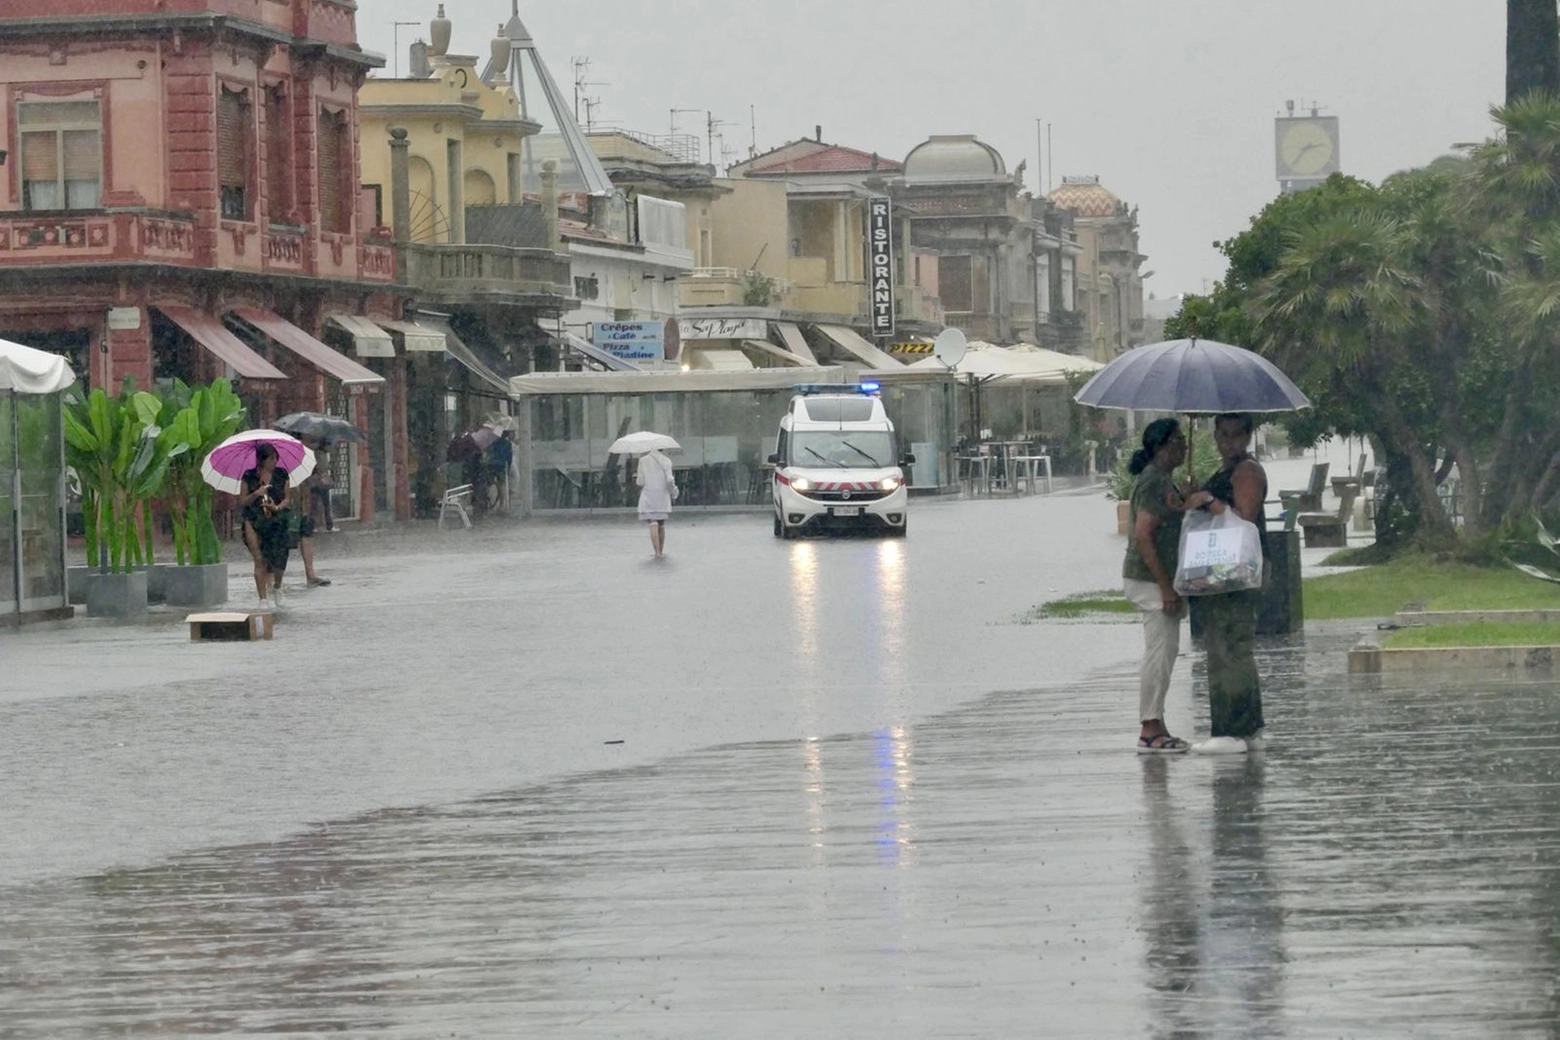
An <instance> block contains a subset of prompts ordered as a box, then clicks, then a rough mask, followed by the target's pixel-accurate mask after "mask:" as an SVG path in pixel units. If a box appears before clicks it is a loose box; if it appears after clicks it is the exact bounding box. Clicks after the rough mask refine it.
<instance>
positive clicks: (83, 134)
mask: <svg viewBox="0 0 1560 1040" xmlns="http://www.w3.org/2000/svg"><path fill="white" fill-rule="evenodd" d="M16 123H17V132H18V136H19V137H20V144H21V153H22V155H21V163H20V165H21V171H22V208H24V209H30V210H39V209H97V208H98V206H99V204H100V202H101V199H102V196H103V115H102V109H101V107H100V106H99V104H98V102H96V101H24V102H22V103H21V104H19V105H17V106H16Z"/></svg>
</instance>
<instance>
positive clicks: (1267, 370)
mask: <svg viewBox="0 0 1560 1040" xmlns="http://www.w3.org/2000/svg"><path fill="white" fill-rule="evenodd" d="M1074 400H1076V401H1077V402H1078V403H1079V404H1085V405H1089V406H1090V407H1092V408H1120V409H1125V410H1129V411H1134V412H1182V413H1187V414H1192V415H1218V414H1221V413H1224V412H1294V411H1298V410H1300V409H1301V408H1309V407H1311V402H1310V400H1308V399H1307V398H1306V396H1305V394H1303V393H1301V392H1300V388H1299V387H1297V386H1295V384H1294V383H1292V382H1290V380H1289V377H1288V376H1286V375H1284V373H1283V372H1281V371H1279V369H1278V366H1277V365H1274V364H1273V363H1272V362H1271V361H1269V360H1268V359H1267V358H1265V357H1262V356H1261V355H1260V354H1254V353H1252V352H1251V351H1249V350H1245V349H1243V348H1241V347H1232V346H1230V345H1229V344H1228V343H1216V342H1214V341H1213V340H1208V339H1176V340H1171V341H1169V342H1168V343H1151V344H1149V345H1148V346H1146V347H1138V348H1136V349H1135V350H1129V351H1127V352H1126V353H1125V354H1123V355H1121V356H1120V357H1118V358H1117V359H1116V360H1114V361H1112V362H1111V363H1110V364H1108V365H1106V366H1105V367H1104V368H1103V369H1101V370H1100V371H1099V372H1098V373H1097V374H1096V375H1095V376H1094V378H1093V379H1091V380H1089V381H1088V383H1087V384H1085V385H1084V388H1083V389H1082V390H1079V391H1078V396H1077V397H1076V398H1074Z"/></svg>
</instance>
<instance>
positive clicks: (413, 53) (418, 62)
mask: <svg viewBox="0 0 1560 1040" xmlns="http://www.w3.org/2000/svg"><path fill="white" fill-rule="evenodd" d="M408 58H409V61H408V63H407V67H408V68H409V69H410V72H409V73H408V75H409V76H410V78H412V79H428V78H429V77H431V76H432V75H433V65H432V64H430V63H429V61H428V44H427V43H426V42H425V41H423V40H415V41H413V43H412V46H411V48H410V53H409V55H408Z"/></svg>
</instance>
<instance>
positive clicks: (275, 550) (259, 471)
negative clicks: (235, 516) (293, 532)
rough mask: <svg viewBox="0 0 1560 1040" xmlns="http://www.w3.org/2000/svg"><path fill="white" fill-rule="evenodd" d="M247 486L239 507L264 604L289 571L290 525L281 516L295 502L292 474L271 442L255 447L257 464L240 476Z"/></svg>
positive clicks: (256, 590)
mask: <svg viewBox="0 0 1560 1040" xmlns="http://www.w3.org/2000/svg"><path fill="white" fill-rule="evenodd" d="M239 479H240V481H241V482H242V484H243V490H242V491H240V492H239V493H238V508H239V512H240V515H242V516H243V518H244V544H245V545H246V546H248V547H249V554H250V556H252V557H253V558H254V561H255V592H256V593H257V594H258V595H259V597H260V605H261V607H265V606H267V602H268V601H267V593H268V592H269V591H271V590H272V589H274V590H276V591H277V592H278V593H279V592H280V591H281V588H282V576H283V575H285V574H286V573H287V555H288V545H287V527H286V525H285V523H283V521H282V520H281V519H280V516H281V513H282V511H283V510H285V509H286V508H288V507H289V506H290V505H292V488H291V487H290V486H289V484H288V474H287V471H286V470H285V469H282V468H281V467H280V466H279V465H277V452H276V449H275V448H274V447H272V446H271V445H270V444H265V443H261V444H260V445H258V446H257V447H256V448H255V465H254V468H253V469H248V470H245V471H244V474H243V476H242V477H240V478H239Z"/></svg>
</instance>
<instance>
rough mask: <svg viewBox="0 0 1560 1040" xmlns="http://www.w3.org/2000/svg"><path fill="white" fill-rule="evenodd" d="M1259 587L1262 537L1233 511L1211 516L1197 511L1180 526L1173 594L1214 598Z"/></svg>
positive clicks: (1260, 583) (1187, 516) (1250, 524)
mask: <svg viewBox="0 0 1560 1040" xmlns="http://www.w3.org/2000/svg"><path fill="white" fill-rule="evenodd" d="M1261 587H1262V534H1261V532H1259V531H1258V530H1257V525H1256V524H1254V523H1252V522H1251V521H1249V520H1244V519H1242V518H1241V517H1240V515H1239V514H1237V513H1236V512H1235V511H1234V510H1233V509H1226V510H1225V511H1224V512H1222V513H1220V514H1218V515H1214V514H1213V513H1210V512H1205V511H1203V510H1197V511H1195V512H1191V513H1187V514H1186V519H1185V520H1184V521H1182V523H1181V556H1180V561H1179V562H1178V563H1177V564H1176V568H1175V591H1176V592H1178V593H1180V594H1181V595H1183V596H1215V595H1218V594H1220V593H1224V592H1244V591H1246V590H1248V589H1260V588H1261Z"/></svg>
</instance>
